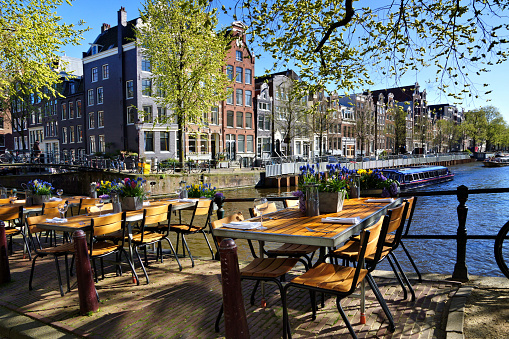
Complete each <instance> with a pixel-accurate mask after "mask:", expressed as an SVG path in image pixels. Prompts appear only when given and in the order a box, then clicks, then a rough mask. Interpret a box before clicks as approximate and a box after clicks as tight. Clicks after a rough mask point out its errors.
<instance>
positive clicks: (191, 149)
mask: <svg viewBox="0 0 509 339" xmlns="http://www.w3.org/2000/svg"><path fill="white" fill-rule="evenodd" d="M189 152H190V153H191V152H192V153H195V152H196V137H194V136H192V135H190V136H189Z"/></svg>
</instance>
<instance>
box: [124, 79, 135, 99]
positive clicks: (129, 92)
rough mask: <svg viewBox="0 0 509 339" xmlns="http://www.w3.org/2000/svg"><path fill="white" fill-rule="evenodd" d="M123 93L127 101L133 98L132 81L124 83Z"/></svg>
mask: <svg viewBox="0 0 509 339" xmlns="http://www.w3.org/2000/svg"><path fill="white" fill-rule="evenodd" d="M125 92H126V97H127V99H132V98H134V82H133V81H132V80H127V81H126V82H125Z"/></svg>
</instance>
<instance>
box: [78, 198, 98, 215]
mask: <svg viewBox="0 0 509 339" xmlns="http://www.w3.org/2000/svg"><path fill="white" fill-rule="evenodd" d="M98 201H99V199H96V198H82V199H80V204H79V206H78V214H86V213H87V208H88V207H92V206H95V205H96V204H97V202H98Z"/></svg>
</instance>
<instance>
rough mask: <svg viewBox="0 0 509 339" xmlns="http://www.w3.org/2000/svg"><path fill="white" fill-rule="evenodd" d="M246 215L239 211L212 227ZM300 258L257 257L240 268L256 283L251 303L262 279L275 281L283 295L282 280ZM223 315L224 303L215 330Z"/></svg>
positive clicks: (240, 218) (242, 272)
mask: <svg viewBox="0 0 509 339" xmlns="http://www.w3.org/2000/svg"><path fill="white" fill-rule="evenodd" d="M242 220H244V217H243V216H242V213H240V212H238V213H236V214H233V215H231V216H228V217H226V218H223V219H220V220H216V221H214V222H213V223H212V226H211V229H212V230H214V229H216V228H218V227H220V226H221V225H223V224H227V223H230V222H232V221H242ZM214 240H215V242H216V243H218V242H220V241H221V240H222V239H221V240H220V238H219V237H214ZM297 261H298V259H296V258H255V259H254V260H253V261H252V262H251V263H249V264H248V265H247V266H246V267H244V268H242V269H241V270H240V277H241V279H242V280H244V279H249V280H255V281H256V284H255V286H254V288H253V292H252V293H251V299H250V301H251V305H254V302H255V293H256V290H257V287H258V285H259V283H260V281H268V282H274V283H275V284H276V285H277V286H278V288H279V292H280V293H281V295H282V291H283V285H282V284H281V281H284V277H285V276H286V274H287V273H288V272H289V271H290V270H291V269H292V268H293V267H294V266H295V264H297ZM222 315H223V305H221V309H220V310H219V313H218V315H217V318H216V324H215V330H216V332H219V322H220V320H221V316H222Z"/></svg>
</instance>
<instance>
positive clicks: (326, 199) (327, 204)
mask: <svg viewBox="0 0 509 339" xmlns="http://www.w3.org/2000/svg"><path fill="white" fill-rule="evenodd" d="M318 195H319V197H320V198H319V200H320V214H324V213H337V212H339V211H341V210H342V209H343V202H344V201H345V196H346V192H319V193H318Z"/></svg>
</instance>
